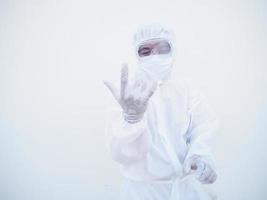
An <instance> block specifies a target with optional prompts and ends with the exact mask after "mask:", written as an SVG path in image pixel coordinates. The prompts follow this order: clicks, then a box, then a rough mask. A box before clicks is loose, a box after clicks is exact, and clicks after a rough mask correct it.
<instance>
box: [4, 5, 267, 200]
mask: <svg viewBox="0 0 267 200" xmlns="http://www.w3.org/2000/svg"><path fill="white" fill-rule="evenodd" d="M266 11H267V2H266V1H263V0H262V1H260V0H254V1H253V0H240V1H238V0H225V1H223V0H221V1H219V0H199V1H192V0H189V1H174V0H165V1H152V0H148V1H144V0H136V1H125V0H115V1H111V0H110V1H108V0H106V1H104V0H98V1H82V0H78V1H70V0H65V1H63V0H56V1H52V0H51V1H50V0H48V1H41V0H39V1H29V0H24V1H19V0H13V1H8V0H6V1H5V0H1V1H0V199H1V200H2V199H3V200H36V199H38V200H59V199H64V200H74V199H75V200H76V199H79V200H85V199H87V200H88V199H101V200H102V199H103V200H105V199H112V198H114V199H116V196H117V192H118V188H119V184H120V180H121V175H120V173H119V167H118V165H117V164H116V163H114V162H113V161H112V160H111V158H110V155H109V153H108V151H107V148H106V133H105V124H106V122H105V116H106V110H107V105H108V104H109V102H110V101H112V100H113V99H112V96H111V95H110V93H109V92H108V91H107V89H106V88H105V87H104V85H103V83H102V80H103V79H108V80H112V81H115V80H117V79H118V77H119V71H120V65H121V63H123V62H128V63H129V65H130V67H134V66H135V60H134V53H133V46H132V38H133V33H134V30H135V29H136V27H137V25H138V24H145V23H151V22H152V23H161V24H164V25H166V26H168V27H170V28H172V29H173V30H174V32H175V33H176V36H177V38H176V43H177V56H176V64H175V67H174V72H173V76H175V77H176V78H179V77H186V78H188V79H190V80H192V82H193V83H194V84H195V86H197V88H198V89H199V90H200V91H201V92H203V93H204V94H205V95H206V97H207V99H208V100H209V103H210V104H211V106H212V107H213V108H214V110H215V112H216V113H217V115H218V118H219V120H220V131H219V132H218V136H217V139H216V141H215V144H214V153H215V159H216V161H217V168H218V174H219V178H218V181H217V182H216V184H214V185H213V189H214V190H215V191H217V193H218V196H219V199H226V200H233V199H234V200H248V199H257V200H260V199H266V198H267V191H266V184H267V172H266V169H267V156H266V152H267V145H266V143H267V134H266V130H267V120H266V119H267V95H266V89H267V74H266V72H267V70H266V67H267V53H266V52H267V23H266V22H267V14H266V13H267V12H266ZM131 72H132V71H131Z"/></svg>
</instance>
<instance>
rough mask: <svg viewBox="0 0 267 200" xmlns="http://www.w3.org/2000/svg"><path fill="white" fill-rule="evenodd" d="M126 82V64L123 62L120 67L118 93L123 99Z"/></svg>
mask: <svg viewBox="0 0 267 200" xmlns="http://www.w3.org/2000/svg"><path fill="white" fill-rule="evenodd" d="M127 84H128V65H127V64H123V65H122V68H121V93H120V97H121V99H124V97H125V91H126V87H127Z"/></svg>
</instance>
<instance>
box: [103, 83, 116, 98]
mask: <svg viewBox="0 0 267 200" xmlns="http://www.w3.org/2000/svg"><path fill="white" fill-rule="evenodd" d="M103 83H104V85H105V86H106V87H107V88H108V89H109V91H110V92H111V94H112V95H113V97H114V98H115V99H116V101H118V102H119V101H120V98H119V92H118V90H117V88H116V87H115V85H114V84H113V83H111V82H109V81H106V80H104V81H103Z"/></svg>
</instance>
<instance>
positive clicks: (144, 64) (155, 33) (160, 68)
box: [134, 24, 175, 81]
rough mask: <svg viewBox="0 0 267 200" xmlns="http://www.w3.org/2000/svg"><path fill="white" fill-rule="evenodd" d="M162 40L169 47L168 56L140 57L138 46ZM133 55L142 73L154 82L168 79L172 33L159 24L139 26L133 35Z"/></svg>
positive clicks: (171, 58) (172, 57) (171, 60)
mask: <svg viewBox="0 0 267 200" xmlns="http://www.w3.org/2000/svg"><path fill="white" fill-rule="evenodd" d="M154 39H162V40H165V41H167V42H168V43H169V44H170V46H171V51H170V53H168V54H158V55H150V56H144V57H140V56H139V55H138V49H139V47H140V45H142V44H144V43H149V40H154ZM134 47H135V55H136V56H137V60H138V64H139V66H140V69H141V70H142V71H145V72H146V73H147V74H148V75H149V76H150V77H151V78H153V79H154V80H155V81H166V80H168V79H170V75H171V69H172V65H173V62H174V53H175V52H174V47H175V45H174V34H173V32H172V31H170V30H168V29H166V28H164V27H163V26H161V25H159V24H150V25H141V26H139V27H138V29H137V31H136V33H135V35H134Z"/></svg>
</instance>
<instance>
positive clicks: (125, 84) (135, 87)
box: [104, 64, 157, 123]
mask: <svg viewBox="0 0 267 200" xmlns="http://www.w3.org/2000/svg"><path fill="white" fill-rule="evenodd" d="M104 84H105V85H106V86H107V87H108V89H109V90H110V91H111V93H112V94H113V96H114V98H115V99H116V101H117V102H118V103H119V104H120V106H121V108H122V110H123V115H124V119H125V120H126V121H127V122H129V123H137V122H139V121H140V120H141V119H142V118H143V116H144V113H145V111H146V108H147V105H148V101H149V99H150V97H151V96H152V95H153V94H154V92H155V90H156V88H157V84H156V82H153V81H152V80H151V81H145V80H142V79H138V77H136V78H135V80H134V82H133V83H129V81H128V66H127V65H126V64H123V66H122V69H121V81H120V84H121V85H120V91H119V90H118V89H117V88H116V87H115V86H114V85H113V84H112V83H110V82H107V81H104Z"/></svg>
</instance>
